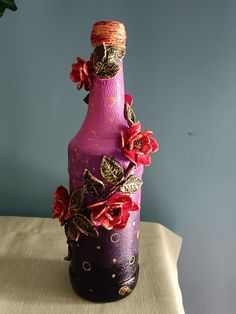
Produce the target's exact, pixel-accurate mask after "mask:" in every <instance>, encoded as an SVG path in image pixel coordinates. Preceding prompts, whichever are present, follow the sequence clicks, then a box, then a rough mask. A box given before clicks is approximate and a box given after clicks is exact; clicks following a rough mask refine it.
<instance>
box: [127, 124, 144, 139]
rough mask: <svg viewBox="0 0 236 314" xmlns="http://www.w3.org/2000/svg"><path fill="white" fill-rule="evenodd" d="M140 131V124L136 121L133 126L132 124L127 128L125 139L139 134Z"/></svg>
mask: <svg viewBox="0 0 236 314" xmlns="http://www.w3.org/2000/svg"><path fill="white" fill-rule="evenodd" d="M140 130H141V123H140V122H139V121H137V122H135V123H134V124H132V125H131V126H130V127H129V128H128V130H127V132H126V134H127V137H128V138H130V137H131V136H133V135H135V134H137V133H139V132H140Z"/></svg>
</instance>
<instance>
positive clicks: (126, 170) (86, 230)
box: [53, 21, 158, 302]
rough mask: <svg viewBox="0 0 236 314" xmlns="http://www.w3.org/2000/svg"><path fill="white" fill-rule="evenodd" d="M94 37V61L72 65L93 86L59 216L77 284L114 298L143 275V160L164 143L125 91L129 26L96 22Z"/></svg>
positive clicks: (92, 296) (86, 293) (79, 79)
mask: <svg viewBox="0 0 236 314" xmlns="http://www.w3.org/2000/svg"><path fill="white" fill-rule="evenodd" d="M91 42H92V45H93V46H94V51H93V53H92V55H91V58H90V61H88V62H85V61H84V60H83V59H81V58H78V59H77V60H78V62H77V63H76V64H74V65H73V66H72V72H71V79H72V81H74V82H76V83H77V88H78V89H80V88H81V87H82V86H84V87H85V88H86V89H87V90H89V95H88V97H86V102H87V103H88V111H87V115H86V117H85V120H84V122H83V124H82V127H81V128H80V130H79V132H78V133H77V134H76V135H75V136H74V138H73V139H72V140H71V141H70V143H69V145H68V172H69V179H70V192H69V193H68V192H67V190H66V189H65V188H63V187H59V188H58V189H57V190H56V192H55V202H54V205H53V217H58V218H59V220H60V221H61V224H62V225H64V227H65V233H66V236H67V243H68V256H67V259H68V260H70V266H69V272H70V278H71V282H72V285H73V287H74V289H75V291H76V292H77V293H78V294H79V295H81V296H82V297H85V298H87V299H89V300H92V301H99V302H100V301H102V302H106V301H115V300H118V299H121V298H124V297H125V296H127V295H129V294H130V293H131V292H132V291H133V289H134V287H135V285H136V283H137V280H138V274H139V263H138V254H139V227H140V201H141V185H142V173H143V166H144V165H149V164H150V163H151V159H150V153H151V152H154V151H156V150H157V149H158V144H157V142H156V141H155V139H154V138H152V137H151V135H152V133H153V132H152V131H141V124H140V122H137V121H136V117H135V114H134V111H133V109H132V97H131V96H128V95H124V78H123V58H124V55H125V43H126V33H125V28H124V25H123V24H122V23H120V22H114V21H102V22H97V23H95V24H94V26H93V29H92V33H91Z"/></svg>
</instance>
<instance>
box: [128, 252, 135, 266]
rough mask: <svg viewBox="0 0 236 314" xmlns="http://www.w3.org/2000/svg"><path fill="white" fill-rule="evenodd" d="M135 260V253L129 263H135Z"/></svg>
mask: <svg viewBox="0 0 236 314" xmlns="http://www.w3.org/2000/svg"><path fill="white" fill-rule="evenodd" d="M134 262H135V256H134V255H133V256H132V257H131V258H130V259H129V265H130V266H131V265H133V264H134Z"/></svg>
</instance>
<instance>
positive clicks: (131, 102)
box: [125, 94, 133, 106]
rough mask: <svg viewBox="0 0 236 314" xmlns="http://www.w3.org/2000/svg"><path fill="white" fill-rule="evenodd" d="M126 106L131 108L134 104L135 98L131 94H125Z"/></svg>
mask: <svg viewBox="0 0 236 314" xmlns="http://www.w3.org/2000/svg"><path fill="white" fill-rule="evenodd" d="M125 104H128V105H130V106H132V104H133V97H132V96H130V95H129V94H125Z"/></svg>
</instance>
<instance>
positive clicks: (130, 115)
mask: <svg viewBox="0 0 236 314" xmlns="http://www.w3.org/2000/svg"><path fill="white" fill-rule="evenodd" d="M125 119H126V120H127V121H128V124H129V125H132V124H134V123H135V122H136V121H137V119H136V115H135V113H134V111H133V109H132V107H131V106H130V105H129V104H125Z"/></svg>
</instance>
